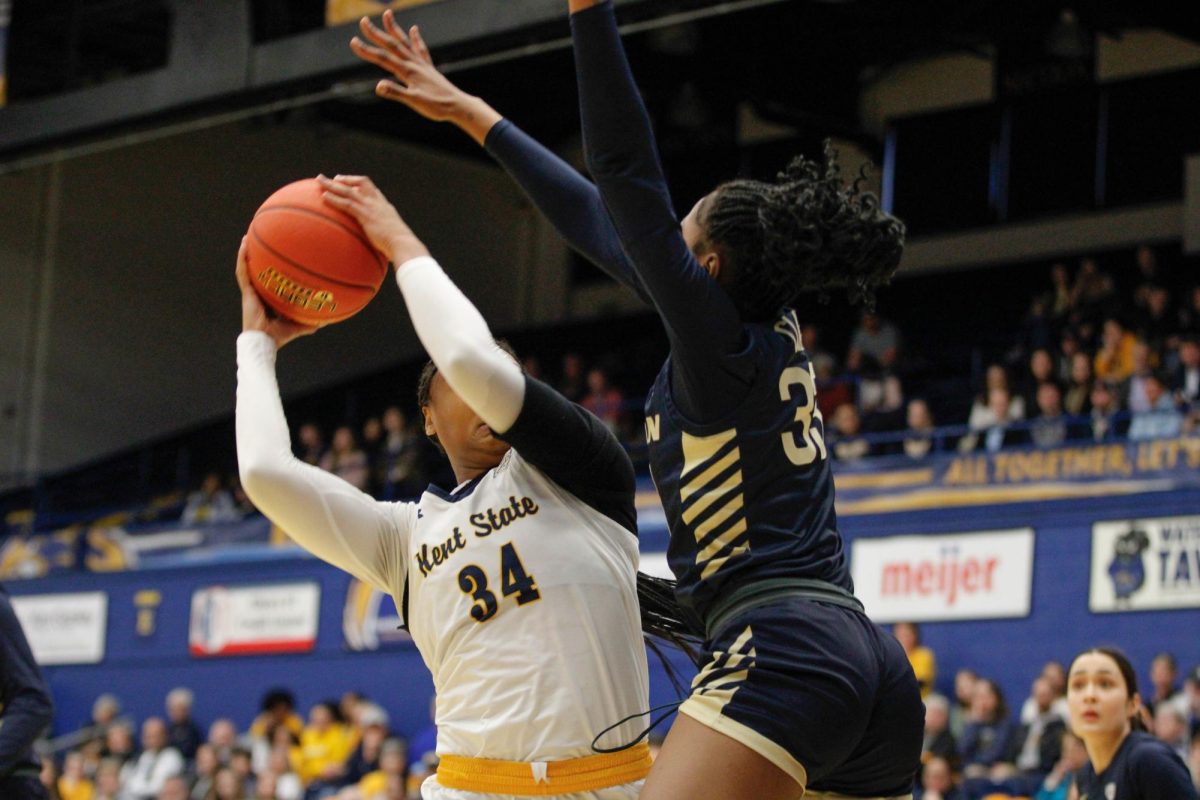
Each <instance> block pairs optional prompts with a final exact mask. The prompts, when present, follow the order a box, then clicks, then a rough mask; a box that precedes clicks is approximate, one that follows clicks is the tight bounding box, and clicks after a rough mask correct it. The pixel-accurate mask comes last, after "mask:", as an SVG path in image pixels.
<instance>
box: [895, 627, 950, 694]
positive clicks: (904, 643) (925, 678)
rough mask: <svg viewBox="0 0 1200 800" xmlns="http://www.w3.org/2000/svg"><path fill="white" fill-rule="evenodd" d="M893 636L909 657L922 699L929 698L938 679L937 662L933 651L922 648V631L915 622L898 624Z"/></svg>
mask: <svg viewBox="0 0 1200 800" xmlns="http://www.w3.org/2000/svg"><path fill="white" fill-rule="evenodd" d="M892 635H893V636H895V637H896V641H898V642H900V646H901V647H903V648H904V654H905V655H907V656H908V663H909V664H910V665H912V668H913V674H914V675H916V676H917V683H918V684H920V686H921V697H926V696H928V694H929V693H930V692H931V691H933V681H934V679H935V678H936V677H937V660H936V659H935V658H934V655H933V651H932V650H930V649H929V648H928V647H924V646H922V644H921V629H920V628H918V627H917V624H916V623H915V622H897V623H896V624H895V625H893V626H892ZM947 713H949V712H948V710H947Z"/></svg>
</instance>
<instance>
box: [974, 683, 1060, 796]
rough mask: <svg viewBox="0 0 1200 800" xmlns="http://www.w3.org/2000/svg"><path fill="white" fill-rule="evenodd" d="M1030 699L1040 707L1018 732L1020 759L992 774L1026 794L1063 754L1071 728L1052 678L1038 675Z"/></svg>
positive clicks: (1013, 791)
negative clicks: (1058, 705)
mask: <svg viewBox="0 0 1200 800" xmlns="http://www.w3.org/2000/svg"><path fill="white" fill-rule="evenodd" d="M1030 699H1031V700H1033V702H1034V705H1035V709H1036V710H1035V713H1034V716H1033V719H1032V720H1030V721H1029V722H1027V723H1024V724H1022V725H1021V728H1020V731H1019V732H1018V734H1017V739H1016V747H1017V757H1016V761H1015V763H1014V764H1013V765H1012V768H1011V770H1009V769H1003V768H1002V769H1000V770H996V771H994V772H993V775H992V779H993V781H994V782H996V783H997V786H998V788H1000V789H1002V790H1003V791H1007V792H1008V793H1010V794H1013V795H1019V796H1023V797H1028V796H1029V795H1032V794H1034V793H1035V792H1036V791H1037V790H1038V787H1040V786H1041V785H1042V781H1044V780H1045V778H1046V776H1047V775H1048V774H1050V771H1051V770H1052V769H1054V766H1055V764H1057V763H1058V761H1059V759H1060V758H1061V757H1062V736H1063V733H1065V732H1066V730H1067V722H1066V718H1065V717H1063V716H1061V715H1060V714H1059V712H1058V709H1057V708H1056V707H1055V701H1056V700H1057V699H1058V698H1057V697H1056V696H1055V694H1054V688H1053V686H1052V685H1051V683H1050V681H1049V680H1047V679H1046V678H1044V677H1038V678H1037V679H1035V680H1034V682H1033V690H1032V692H1031V693H1030ZM1001 778H1003V780H999V779H1001Z"/></svg>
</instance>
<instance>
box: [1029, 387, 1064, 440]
mask: <svg viewBox="0 0 1200 800" xmlns="http://www.w3.org/2000/svg"><path fill="white" fill-rule="evenodd" d="M1034 402H1035V403H1036V404H1037V416H1036V417H1034V418H1033V422H1032V423H1030V428H1029V436H1030V438H1031V439H1032V440H1033V443H1034V444H1035V445H1037V446H1038V447H1058V446H1060V445H1062V444H1063V443H1064V442H1066V441H1067V439H1068V438H1073V437H1070V431H1069V428H1068V424H1067V418H1066V415H1064V414H1063V407H1062V390H1061V389H1059V388H1058V384H1057V383H1053V382H1051V381H1046V382H1045V383H1043V384H1042V385H1041V386H1039V387H1038V391H1037V397H1036V399H1035V401H1034Z"/></svg>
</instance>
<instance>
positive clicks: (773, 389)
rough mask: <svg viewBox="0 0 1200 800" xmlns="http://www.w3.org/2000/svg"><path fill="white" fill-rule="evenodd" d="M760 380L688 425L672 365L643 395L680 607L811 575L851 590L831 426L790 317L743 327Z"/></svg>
mask: <svg viewBox="0 0 1200 800" xmlns="http://www.w3.org/2000/svg"><path fill="white" fill-rule="evenodd" d="M746 336H747V338H748V340H749V343H748V348H747V352H748V354H749V355H750V357H751V359H752V362H753V366H754V378H753V381H752V383H751V386H750V390H749V392H748V393H747V394H746V395H745V397H744V398H743V399H742V401H741V403H739V404H738V406H737V407H736V408H735V409H734V410H733V411H732V412H730V413H729V414H727V415H726V416H724V417H723V418H721V419H717V420H714V421H712V422H706V423H704V424H697V423H695V422H692V421H690V420H689V419H688V418H687V416H686V415H685V414H684V413H683V412H681V411H680V409H679V408H678V407H677V405H676V403H675V402H674V400H673V395H672V392H671V385H670V383H671V381H670V372H671V361H670V360H668V361H667V363H666V364H665V365H664V366H663V368H662V371H661V372H660V373H659V375H658V379H657V380H655V382H654V386H653V387H652V388H651V390H650V394H649V396H648V397H647V399H646V439H647V441H648V442H649V444H650V469H651V472H652V474H653V476H654V483H655V486H656V487H657V488H658V493H659V496H660V497H661V498H662V502H663V507H664V509H665V511H666V515H667V520H668V523H669V524H670V527H671V543H670V548H669V552H668V556H669V559H670V563H671V570H672V571H673V572H674V573H675V576H676V578H677V579H678V581H679V587H678V596H679V600H680V602H681V604H683V605H684V606H685V607H686V608H688V609H689V610H690V611H693V612H694V613H696V614H697V615H698V616H699V617H700V618H704V616H705V615H706V612H707V610H708V608H709V607H710V605H711V603H712V601H713V600H714V599H715V598H716V597H717V596H719V595H720V594H722V593H724V592H727V591H729V590H731V589H733V588H735V587H736V586H739V585H741V584H743V583H745V582H746V581H748V580H751V579H760V578H780V577H791V578H796V577H799V578H812V579H817V580H824V581H828V582H830V583H834V584H836V585H838V586H841V587H842V588H844V589H847V590H849V591H853V586H852V584H851V580H850V575H849V572H848V570H847V568H846V559H845V555H844V551H843V547H842V540H841V537H840V536H839V535H838V533H837V519H836V516H835V513H834V509H833V478H832V476H831V475H830V470H829V459H828V456H827V453H826V450H825V441H824V423H823V422H822V420H821V412H820V411H819V410H818V409H817V407H816V389H815V386H814V380H813V371H812V366H811V364H810V363H809V360H808V356H807V355H806V354H805V352H804V348H803V343H802V342H801V339H800V328H799V324H798V323H797V321H796V316H795V314H794V312H792V311H790V310H789V311H787V312H786V313H784V314H783V315H782V316H781V317H780V318H779V320H778V322H776V324H775V325H774V326H773V327H768V326H765V325H747V326H746Z"/></svg>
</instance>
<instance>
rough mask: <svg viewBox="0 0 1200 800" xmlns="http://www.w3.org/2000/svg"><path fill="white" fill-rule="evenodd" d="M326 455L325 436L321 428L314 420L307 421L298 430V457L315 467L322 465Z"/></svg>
mask: <svg viewBox="0 0 1200 800" xmlns="http://www.w3.org/2000/svg"><path fill="white" fill-rule="evenodd" d="M324 456H325V437H323V436H322V435H321V429H320V428H318V427H317V426H316V424H314V423H312V422H306V423H304V424H303V425H301V426H300V429H299V430H298V431H297V432H296V458H298V459H300V460H301V461H303V462H304V463H305V464H312V465H313V466H314V467H315V466H318V465H320V463H321V459H322V458H323V457H324Z"/></svg>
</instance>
